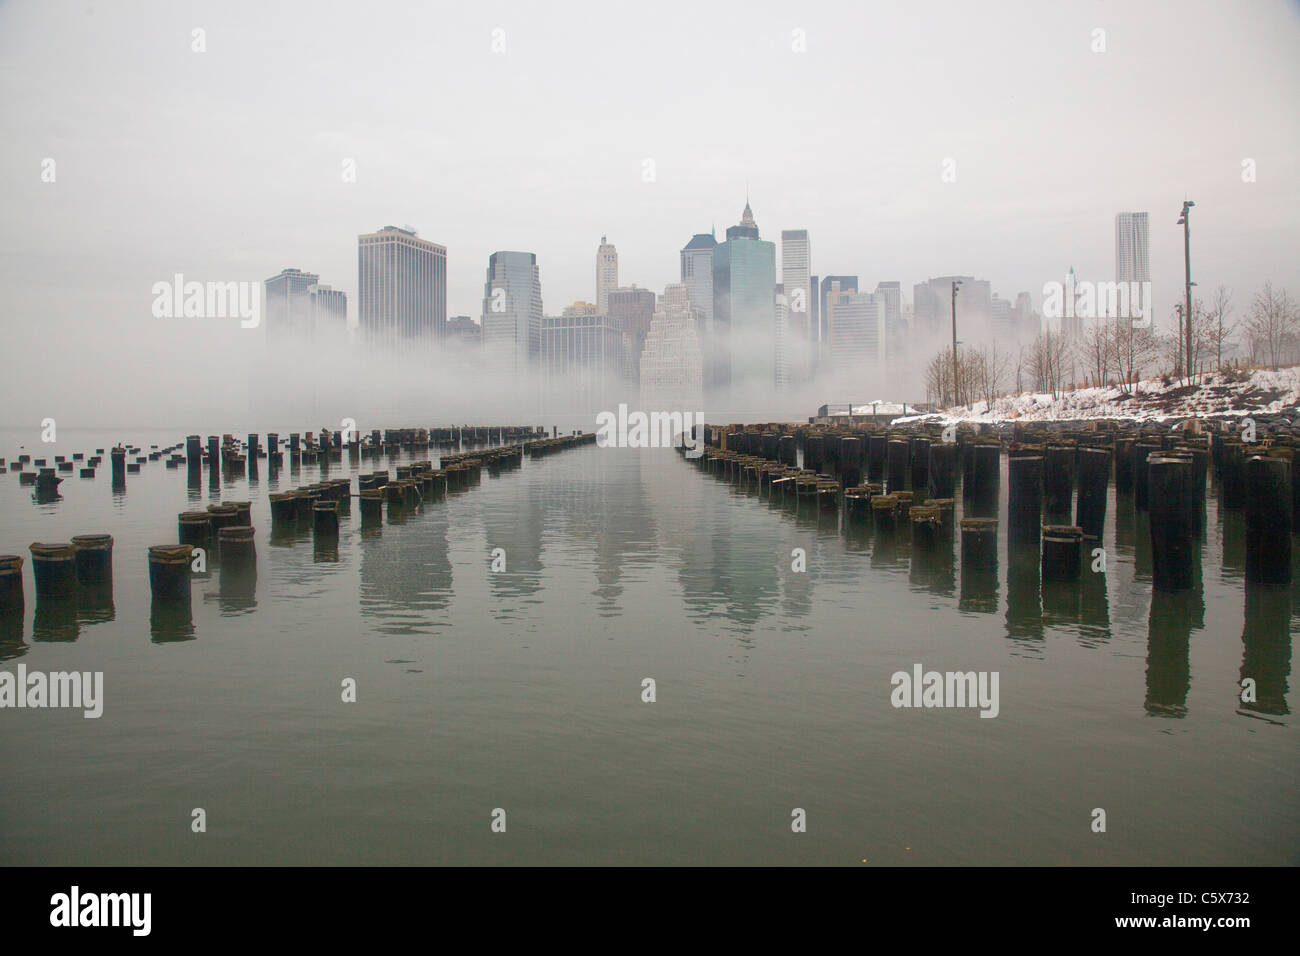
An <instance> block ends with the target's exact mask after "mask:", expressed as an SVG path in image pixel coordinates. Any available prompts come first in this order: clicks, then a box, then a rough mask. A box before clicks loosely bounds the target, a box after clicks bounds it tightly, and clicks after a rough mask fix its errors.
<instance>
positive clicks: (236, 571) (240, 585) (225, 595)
mask: <svg viewBox="0 0 1300 956" xmlns="http://www.w3.org/2000/svg"><path fill="white" fill-rule="evenodd" d="M217 606H218V607H219V608H220V610H221V614H222V616H223V617H229V616H232V615H237V614H249V613H251V612H252V611H254V610H255V609H256V608H257V563H256V562H255V561H254V562H248V561H239V562H232V561H226V562H225V563H223V564H222V566H221V570H220V573H219V575H218V581H217Z"/></svg>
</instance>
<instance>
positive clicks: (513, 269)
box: [482, 252, 542, 375]
mask: <svg viewBox="0 0 1300 956" xmlns="http://www.w3.org/2000/svg"><path fill="white" fill-rule="evenodd" d="M482 325H483V350H484V359H485V360H486V362H487V363H488V365H489V367H490V368H491V370H492V371H493V372H494V373H497V374H506V375H510V374H514V375H519V374H522V373H524V372H526V371H529V370H530V369H531V368H532V367H533V366H534V365H535V364H536V363H537V360H538V355H539V353H540V351H541V335H542V278H541V273H540V272H539V271H538V268H537V256H536V255H534V254H533V253H531V252H494V253H492V255H491V256H490V257H489V258H488V268H487V281H486V282H484V284H483V321H482Z"/></svg>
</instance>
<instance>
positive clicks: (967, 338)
mask: <svg viewBox="0 0 1300 956" xmlns="http://www.w3.org/2000/svg"><path fill="white" fill-rule="evenodd" d="M955 281H956V282H960V283H961V285H959V286H958V287H957V334H958V337H959V338H960V339H961V340H962V341H963V342H965V343H967V344H968V345H975V344H977V343H978V342H980V341H982V340H984V339H986V338H988V336H989V335H990V326H991V325H992V321H993V293H992V291H991V289H990V288H989V283H988V280H987V279H976V278H975V277H974V276H939V277H938V278H935V279H927V280H926V281H925V282H918V283H917V284H916V285H914V286H912V309H913V313H914V319H913V322H912V336H913V338H915V339H918V340H919V343H920V347H921V348H923V349H929V348H932V347H934V346H935V345H936V344H939V345H944V344H946V345H948V346H951V344H952V284H953V282H955Z"/></svg>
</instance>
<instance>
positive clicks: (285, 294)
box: [262, 269, 320, 343]
mask: <svg viewBox="0 0 1300 956" xmlns="http://www.w3.org/2000/svg"><path fill="white" fill-rule="evenodd" d="M319 281H320V276H318V275H316V274H315V273H313V272H303V271H302V270H301V269H281V270H280V274H279V275H277V276H272V277H271V278H269V279H267V280H266V281H265V282H263V283H262V285H263V286H264V287H265V289H266V337H267V340H268V341H269V342H272V343H276V342H282V341H285V340H288V339H306V338H308V337H309V336H310V328H311V301H310V298H309V296H308V293H307V290H308V289H310V288H311V287H312V286H314V285H315V284H316V283H317V282H319Z"/></svg>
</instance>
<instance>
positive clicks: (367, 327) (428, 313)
mask: <svg viewBox="0 0 1300 956" xmlns="http://www.w3.org/2000/svg"><path fill="white" fill-rule="evenodd" d="M357 279H358V282H357V291H358V300H359V301H358V307H357V320H358V326H359V328H360V330H361V333H362V335H364V336H365V338H366V340H367V341H369V342H372V343H375V344H378V345H384V346H389V347H396V346H401V345H406V344H410V343H412V342H417V341H428V342H434V341H437V342H441V341H442V340H443V339H444V338H445V337H446V334H447V247H446V246H440V245H438V244H437V243H436V242H429V241H428V240H427V239H421V238H419V237H418V236H417V235H416V232H415V230H414V229H399V228H398V227H396V226H385V227H384V228H383V229H381V230H379V231H378V232H374V233H369V234H366V235H362V236H358V237H357Z"/></svg>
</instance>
